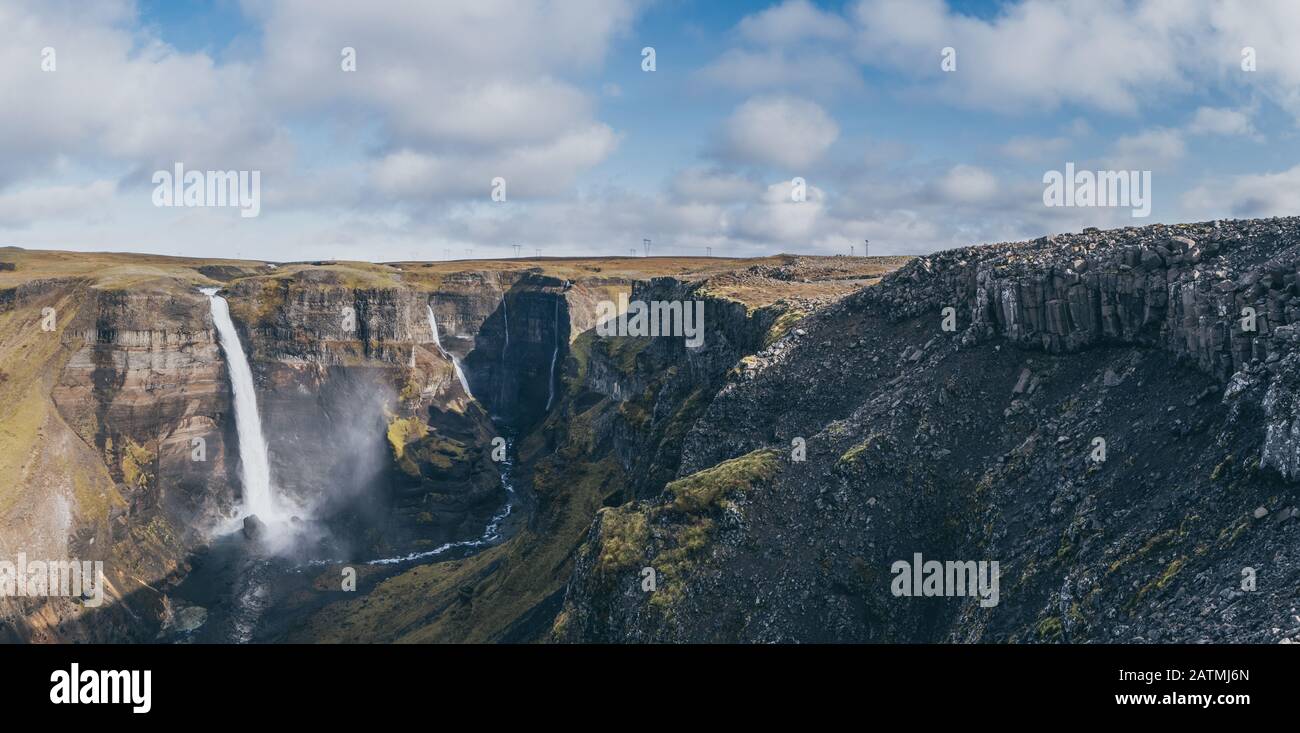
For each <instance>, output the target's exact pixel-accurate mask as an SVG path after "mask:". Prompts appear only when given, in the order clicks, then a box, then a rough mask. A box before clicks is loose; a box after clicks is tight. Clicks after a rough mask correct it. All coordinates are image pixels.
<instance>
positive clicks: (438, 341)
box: [424, 304, 474, 400]
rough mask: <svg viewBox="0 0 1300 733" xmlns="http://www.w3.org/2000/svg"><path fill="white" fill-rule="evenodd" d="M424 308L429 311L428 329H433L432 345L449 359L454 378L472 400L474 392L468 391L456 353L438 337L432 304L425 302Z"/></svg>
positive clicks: (436, 320) (467, 383)
mask: <svg viewBox="0 0 1300 733" xmlns="http://www.w3.org/2000/svg"><path fill="white" fill-rule="evenodd" d="M424 307H425V309H426V310H428V311H429V330H430V331H433V345H434V346H437V347H438V351H441V352H442V355H443V356H445V357H447V358H448V359H450V360H451V366H452V368H453V369H455V370H456V380H457V381H459V382H460V388H461V389H463V390H465V394H466V395H468V396H469V398H470V399H471V400H472V399H474V393H473V392H471V391H469V382H467V381H465V372H464V370H462V369H461V368H460V359H457V358H456V355H455V354H453V353H451V352H450V351H447V350H446V349H444V348H442V339H441V338H439V337H438V319H437V317H435V316H434V315H433V306H432V305H428V304H426V305H425V306H424Z"/></svg>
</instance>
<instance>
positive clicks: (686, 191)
mask: <svg viewBox="0 0 1300 733" xmlns="http://www.w3.org/2000/svg"><path fill="white" fill-rule="evenodd" d="M669 188H670V192H671V194H672V196H673V198H674V200H676V201H679V202H684V203H701V202H703V203H736V202H740V201H754V200H757V199H758V197H759V196H760V195H761V194H762V192H763V186H762V185H760V184H759V183H757V182H755V181H753V180H751V179H749V178H746V177H744V176H741V175H738V174H736V173H731V172H727V171H722V170H710V169H705V168H687V169H684V170H682V171H679V172H678V173H677V175H675V176H674V177H673V179H672V181H671V183H670V186H669Z"/></svg>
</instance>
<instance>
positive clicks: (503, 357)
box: [501, 293, 510, 363]
mask: <svg viewBox="0 0 1300 733" xmlns="http://www.w3.org/2000/svg"><path fill="white" fill-rule="evenodd" d="M501 315H502V316H503V317H504V318H505V319H506V345H505V346H502V347H501V362H502V363H505V360H506V349H509V348H510V309H509V308H507V307H506V296H505V294H504V293H503V294H502V295H501Z"/></svg>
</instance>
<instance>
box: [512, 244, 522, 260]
mask: <svg viewBox="0 0 1300 733" xmlns="http://www.w3.org/2000/svg"><path fill="white" fill-rule="evenodd" d="M510 246H511V247H514V248H515V257H516V258H518V257H519V248H520V247H522V246H523V245H520V244H512V245H510Z"/></svg>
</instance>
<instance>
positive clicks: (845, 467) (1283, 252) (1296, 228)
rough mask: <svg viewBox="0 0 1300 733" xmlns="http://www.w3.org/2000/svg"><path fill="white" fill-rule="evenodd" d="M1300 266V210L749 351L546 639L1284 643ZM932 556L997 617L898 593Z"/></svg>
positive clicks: (1020, 275) (1033, 248) (857, 307)
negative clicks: (975, 566) (975, 570)
mask: <svg viewBox="0 0 1300 733" xmlns="http://www.w3.org/2000/svg"><path fill="white" fill-rule="evenodd" d="M1297 265H1300V221H1297V220H1295V219H1278V220H1264V221H1244V222H1211V223H1205V224H1197V225H1187V226H1177V227H1164V226H1154V227H1146V228H1142V229H1125V230H1118V231H1111V232H1098V231H1087V232H1084V233H1083V234H1079V235H1067V236H1060V237H1055V238H1051V239H1041V240H1037V241H1034V242H1025V243H1019V244H1013V245H996V246H990V247H973V248H967V249H962V250H953V251H951V252H943V253H939V254H936V255H932V256H929V257H925V258H920V259H918V260H915V261H913V262H912V263H910V264H908V265H907V266H905V267H903V268H902V269H900V270H899V271H898V272H896V273H894V274H893V275H890V276H888V277H886V278H885V280H884V281H883V282H882V283H881V284H880V285H879V286H877V287H875V288H868V289H866V290H863V291H862V292H861V293H859V294H857V295H854V296H851V297H849V298H846V299H844V300H843V301H841V302H840V303H838V304H836V305H834V306H832V307H830V308H828V309H825V310H823V311H821V312H819V313H817V314H816V315H814V316H812V317H811V318H809V319H807V320H806V321H804V322H803V323H802V324H800V325H799V327H798V328H797V329H795V330H793V331H791V332H790V333H789V334H788V335H787V336H785V337H784V338H782V339H780V340H778V341H776V342H775V343H773V344H772V345H771V346H769V347H768V348H766V349H764V350H762V351H760V352H759V353H758V354H756V355H755V357H754V358H752V359H746V360H743V361H742V363H741V364H740V365H739V367H738V369H737V370H736V371H735V372H734V373H732V374H731V376H730V377H729V381H728V383H727V384H726V385H724V386H723V387H722V388H721V390H720V392H719V394H718V395H717V397H716V398H714V399H713V401H712V403H711V404H710V405H709V407H708V409H707V410H706V411H705V413H704V414H703V415H702V417H701V418H700V419H699V420H698V421H696V422H695V423H694V425H693V426H692V427H691V429H690V431H689V434H688V435H687V437H686V439H685V440H684V444H683V448H682V454H681V461H680V469H679V471H678V477H677V480H676V481H673V482H671V483H669V484H668V485H667V486H666V487H665V490H664V492H663V494H662V495H660V496H657V497H654V498H650V499H647V500H644V501H640V502H635V503H632V504H628V505H625V506H622V507H619V508H617V509H609V510H606V511H604V512H602V513H601V515H600V517H599V518H598V520H597V522H596V523H595V524H594V525H593V527H592V530H591V533H590V536H589V538H588V540H587V542H586V543H585V544H584V546H583V547H582V548H581V549H580V551H579V552H578V555H577V559H576V561H575V570H574V574H573V579H572V581H571V583H570V585H569V589H568V592H567V594H566V599H565V602H564V609H563V611H562V612H561V614H560V616H559V621H557V624H556V629H555V637H556V638H558V639H561V640H570V641H621V640H638V641H930V642H934V641H1020V642H1035V641H1040V642H1052V641H1072V642H1082V641H1110V642H1133V641H1139V642H1141V641H1164V642H1169V641H1181V642H1198V641H1235V642H1242V641H1249V642H1276V641H1279V640H1294V639H1295V638H1296V637H1297V636H1300V628H1297V626H1296V624H1295V621H1294V619H1293V618H1292V617H1291V616H1292V613H1293V612H1292V610H1291V609H1292V608H1293V606H1294V595H1293V589H1294V588H1295V586H1296V583H1297V581H1300V563H1297V562H1296V560H1295V558H1294V552H1292V550H1291V547H1292V546H1293V545H1294V540H1295V534H1294V533H1295V531H1296V528H1297V526H1298V525H1297V522H1296V521H1295V520H1296V518H1297V517H1298V516H1300V514H1298V513H1297V511H1296V509H1295V503H1296V498H1295V488H1294V484H1293V480H1294V475H1295V474H1294V466H1295V462H1294V459H1293V456H1294V444H1295V443H1294V438H1293V434H1294V433H1293V428H1292V426H1293V425H1294V424H1295V414H1294V405H1295V404H1296V403H1295V402H1294V395H1295V391H1294V390H1295V384H1296V376H1295V372H1294V369H1295V367H1296V366H1297V357H1296V356H1295V355H1294V353H1293V347H1292V344H1293V337H1292V335H1291V334H1292V329H1293V325H1292V324H1293V323H1294V322H1295V320H1296V317H1297V311H1296V310H1295V308H1294V306H1293V305H1292V300H1293V298H1294V297H1295V295H1296V294H1297V290H1296V277H1297ZM948 307H951V308H953V309H954V311H952V312H950V313H945V311H944V309H945V308H948ZM1246 308H1249V309H1253V314H1254V316H1255V317H1254V319H1253V321H1252V320H1251V319H1249V318H1247V319H1245V320H1243V309H1246ZM1250 314H1251V311H1246V315H1247V316H1249V315H1250ZM946 315H951V316H952V317H953V318H952V319H949V321H948V323H947V324H945V316H946ZM946 325H947V326H949V327H945V326H946ZM1251 326H1253V329H1252V328H1251ZM800 444H802V445H803V446H804V447H805V450H806V454H805V455H800V452H799V451H798V446H799V445H800ZM801 459H802V460H801ZM916 553H920V554H921V556H922V558H923V559H924V560H937V561H940V562H944V561H957V562H967V561H977V562H978V561H984V562H991V561H997V562H998V563H999V565H1000V585H999V594H998V596H997V598H996V599H993V600H995V602H994V603H992V604H989V605H982V604H981V603H980V601H981V600H990V599H989V598H988V597H987V596H985V597H971V595H968V594H967V595H962V596H952V595H949V596H946V597H945V596H942V595H938V596H935V597H909V596H907V595H900V594H896V593H895V592H894V585H893V581H894V580H895V575H894V573H893V566H894V563H895V562H898V561H906V562H908V563H912V562H913V560H914V558H915V555H916ZM644 568H652V569H654V570H655V571H656V577H657V580H658V587H657V589H654V590H647V589H646V587H645V586H644V585H643V583H644V576H643V569H644Z"/></svg>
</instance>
